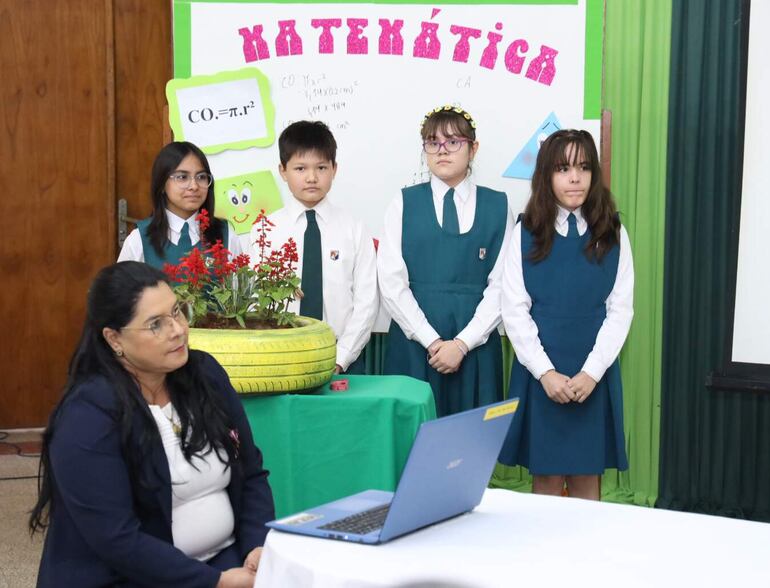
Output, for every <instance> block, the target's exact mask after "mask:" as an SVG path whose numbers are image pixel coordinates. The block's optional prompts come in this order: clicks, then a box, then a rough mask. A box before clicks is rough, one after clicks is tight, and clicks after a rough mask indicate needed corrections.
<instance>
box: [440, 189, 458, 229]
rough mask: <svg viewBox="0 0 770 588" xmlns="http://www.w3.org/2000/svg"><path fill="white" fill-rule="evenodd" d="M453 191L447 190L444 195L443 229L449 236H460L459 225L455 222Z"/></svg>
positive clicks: (455, 208) (455, 209) (455, 211)
mask: <svg viewBox="0 0 770 588" xmlns="http://www.w3.org/2000/svg"><path fill="white" fill-rule="evenodd" d="M454 196H455V189H454V188H449V190H447V193H446V194H444V222H443V223H442V224H443V228H444V230H445V231H446V232H447V233H449V234H450V235H459V234H460V223H459V221H458V220H457V207H456V206H455V198H454Z"/></svg>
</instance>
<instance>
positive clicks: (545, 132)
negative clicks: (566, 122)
mask: <svg viewBox="0 0 770 588" xmlns="http://www.w3.org/2000/svg"><path fill="white" fill-rule="evenodd" d="M559 129H561V123H559V119H558V118H556V115H555V114H554V113H553V112H552V113H551V114H549V115H548V116H547V117H546V118H545V120H544V121H543V124H541V125H540V126H539V127H538V128H537V129H536V130H535V132H534V133H533V134H532V136H531V137H530V139H529V141H527V143H526V145H524V147H522V149H521V151H519V154H518V155H517V156H516V158H515V159H514V160H513V161H512V162H511V164H510V165H509V166H508V169H506V170H505V171H504V172H503V177H504V178H517V179H520V180H531V179H532V174H533V173H534V172H535V161H536V160H537V152H538V151H539V150H540V145H541V144H542V143H543V141H545V139H546V138H547V137H548V136H549V135H550V134H551V133H555V132H556V131H558V130H559Z"/></svg>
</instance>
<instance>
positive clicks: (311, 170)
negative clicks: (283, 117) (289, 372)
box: [249, 121, 378, 374]
mask: <svg viewBox="0 0 770 588" xmlns="http://www.w3.org/2000/svg"><path fill="white" fill-rule="evenodd" d="M278 151H279V156H280V159H281V164H280V165H279V166H278V171H279V173H280V174H281V177H282V178H283V179H284V181H285V182H286V184H287V185H288V187H289V191H290V192H291V193H292V196H293V198H290V199H289V201H288V202H286V203H285V205H284V207H283V208H282V209H280V210H278V211H277V212H275V213H273V214H272V215H270V221H271V222H273V223H274V224H275V226H274V227H273V230H272V234H271V237H270V239H271V241H272V243H273V244H274V245H280V244H282V243H284V242H286V241H287V240H288V239H289V237H291V238H293V239H294V241H295V242H296V243H297V254H298V256H299V264H298V268H297V273H298V274H299V275H300V276H301V278H302V284H301V286H300V287H301V288H302V292H303V293H304V296H303V298H302V299H301V300H295V301H294V302H292V303H291V305H290V306H289V310H292V311H294V312H299V314H300V315H302V316H309V317H313V318H317V319H319V320H324V321H326V322H327V323H328V324H329V326H331V328H332V330H333V331H334V334H335V335H336V336H337V367H336V372H337V373H342V372H345V373H349V374H363V373H364V372H365V369H364V368H365V365H364V358H363V356H362V355H361V351H362V350H363V348H364V346H365V345H366V343H367V342H368V341H369V337H370V335H371V331H372V327H373V325H374V320H375V318H376V316H377V308H378V294H377V261H376V257H375V251H374V243H373V241H372V238H371V236H370V235H369V233H368V232H367V231H366V229H365V228H364V225H363V223H362V222H361V221H359V220H358V219H355V218H353V217H352V216H351V215H350V214H349V213H348V212H347V211H345V210H343V209H342V208H339V207H338V206H335V205H334V204H332V203H331V202H330V201H329V199H328V198H327V197H326V195H327V194H328V193H329V190H331V187H332V181H333V180H334V176H335V174H336V173H337V161H336V156H337V142H336V141H335V140H334V136H333V135H332V133H331V131H330V130H329V127H327V126H326V125H325V124H324V123H322V122H320V121H312V122H311V121H298V122H295V123H293V124H291V125H289V126H288V127H286V128H285V129H284V131H283V132H282V133H281V136H280V137H279V138H278ZM257 236H258V235H257V230H256V227H254V228H253V229H252V232H251V236H250V239H249V243H250V249H251V254H252V258H256V257H257V256H258V255H259V252H258V251H257V248H256V240H257Z"/></svg>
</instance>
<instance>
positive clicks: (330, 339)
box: [190, 317, 337, 394]
mask: <svg viewBox="0 0 770 588" xmlns="http://www.w3.org/2000/svg"><path fill="white" fill-rule="evenodd" d="M300 320H301V321H302V323H303V325H302V326H300V327H295V328H293V329H273V330H256V329H195V328H193V329H190V347H191V348H193V349H200V350H202V351H206V352H208V353H210V354H211V355H213V356H214V357H215V358H216V360H217V361H218V362H219V363H220V364H222V367H224V368H225V371H226V372H227V374H228V375H229V376H230V381H231V382H232V384H233V387H234V388H235V389H236V391H238V392H240V393H243V394H282V393H286V392H300V391H305V390H308V389H311V388H317V387H318V386H321V385H323V384H325V383H326V382H328V381H329V380H331V377H332V375H333V374H334V366H335V365H336V362H337V340H336V338H335V336H334V331H332V330H331V327H329V325H327V324H326V323H324V322H321V321H318V320H316V319H312V318H308V317H300Z"/></svg>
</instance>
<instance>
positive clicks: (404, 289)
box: [377, 176, 513, 349]
mask: <svg viewBox="0 0 770 588" xmlns="http://www.w3.org/2000/svg"><path fill="white" fill-rule="evenodd" d="M430 187H431V191H432V193H433V207H434V209H435V211H436V219H437V220H438V222H439V224H440V225H442V226H443V221H444V194H446V192H447V190H449V186H447V185H446V184H445V183H444V182H443V181H441V180H440V179H439V178H437V177H435V176H432V177H431V181H430ZM454 202H455V207H456V208H457V220H458V222H459V227H460V234H464V233H467V232H468V231H470V230H471V228H472V227H473V221H474V218H475V216H476V185H475V184H474V183H473V182H471V180H470V178H468V177H466V178H465V179H464V180H463V181H462V182H460V184H458V185H457V186H455V193H454ZM403 210H404V200H403V194H401V193H399V194H398V196H396V198H394V199H393V201H392V202H391V203H390V204H389V205H388V208H387V210H386V212H385V227H384V232H383V237H382V240H381V241H380V247H379V250H378V252H377V273H378V279H379V283H380V293H381V295H382V299H383V302H384V303H385V307H386V308H387V310H388V312H389V313H390V315H391V316H392V317H393V320H395V321H396V322H397V323H398V325H399V326H400V327H401V330H402V331H403V332H404V335H406V336H407V337H408V338H409V339H412V340H414V341H417V342H419V343H420V344H421V345H422V346H423V347H425V348H427V347H429V346H430V344H431V343H433V342H434V341H435V340H436V339H438V338H439V335H438V333H437V332H436V330H435V329H434V328H433V326H432V325H431V324H430V323H428V319H427V318H426V317H425V313H424V312H423V311H422V309H421V308H420V305H419V304H418V303H417V300H416V299H415V297H414V295H413V294H412V290H411V289H410V287H409V272H408V270H407V267H406V263H405V262H404V258H403V255H402V254H401V229H402V227H401V221H402V218H403ZM506 210H507V211H508V212H507V219H506V225H505V235H504V237H503V243H502V245H501V247H500V253H499V254H498V256H497V260H496V261H495V265H494V267H493V268H492V271H491V272H490V273H489V276H488V278H487V287H486V288H485V289H484V294H483V297H482V299H481V302H479V304H478V306H477V307H476V312H475V313H474V315H473V318H472V319H471V320H470V322H469V323H468V324H467V325H466V326H465V327H464V328H463V330H462V331H460V332H459V333H457V334H456V335H455V336H456V337H457V338H458V339H460V340H462V341H463V343H465V344H466V345H467V346H468V349H473V348H475V347H478V346H479V345H482V344H484V343H486V341H487V339H488V338H489V334H490V333H491V332H492V330H493V329H495V328H496V327H497V325H498V324H499V323H500V290H501V287H502V274H503V266H504V264H503V257H504V253H505V252H506V251H507V250H508V241H510V238H511V231H512V227H513V216H512V214H511V211H510V208H506ZM426 254H429V252H426Z"/></svg>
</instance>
